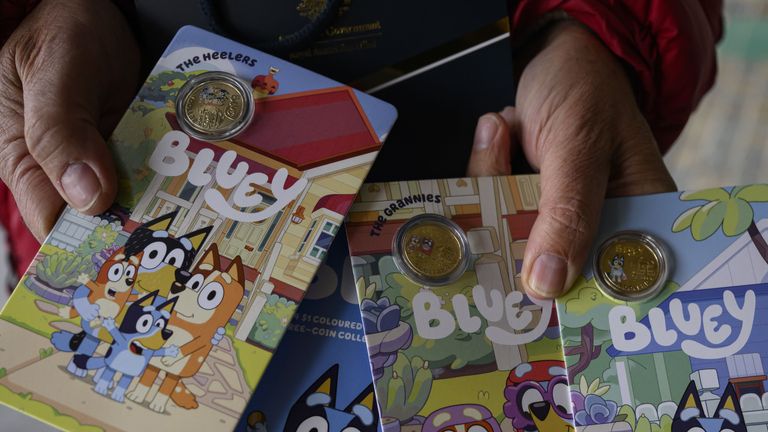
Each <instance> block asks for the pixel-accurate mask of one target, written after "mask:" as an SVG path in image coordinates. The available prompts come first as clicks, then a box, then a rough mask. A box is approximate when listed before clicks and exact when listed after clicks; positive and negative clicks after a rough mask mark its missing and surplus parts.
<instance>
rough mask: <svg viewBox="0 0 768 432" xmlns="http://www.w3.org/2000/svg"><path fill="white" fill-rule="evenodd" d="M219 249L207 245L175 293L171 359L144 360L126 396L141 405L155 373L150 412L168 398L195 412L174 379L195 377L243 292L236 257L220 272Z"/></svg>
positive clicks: (162, 408)
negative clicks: (183, 286)
mask: <svg viewBox="0 0 768 432" xmlns="http://www.w3.org/2000/svg"><path fill="white" fill-rule="evenodd" d="M220 268H221V264H220V262H219V251H218V249H217V247H216V245H215V244H212V245H211V246H210V247H209V248H208V250H207V251H206V252H205V255H203V257H202V259H201V260H200V262H199V263H198V264H197V267H195V269H194V270H193V271H192V275H191V277H190V278H189V281H188V282H187V284H186V289H185V290H184V291H182V292H181V293H179V294H178V297H177V298H176V307H175V308H174V310H173V313H172V315H171V319H170V321H169V322H168V330H171V331H173V335H172V336H171V338H170V339H169V340H168V341H167V343H168V344H172V345H176V346H178V347H179V354H178V355H177V356H176V357H163V358H155V359H152V360H151V361H150V364H149V366H147V370H146V371H145V372H144V375H142V377H141V380H140V381H139V383H138V385H137V386H136V388H135V389H134V390H133V391H131V392H130V393H128V394H127V397H128V398H129V399H131V400H132V401H134V402H136V403H142V402H143V401H144V399H145V398H146V396H147V393H148V392H149V389H150V387H152V384H153V383H154V382H155V379H156V378H157V376H158V374H159V373H160V371H161V370H162V371H165V373H166V375H165V379H164V380H163V382H162V384H161V385H160V389H159V390H158V392H157V394H156V395H155V397H154V399H152V402H151V403H150V405H149V407H150V409H152V410H154V411H157V412H164V411H165V407H166V405H167V403H168V399H169V398H170V399H172V400H173V401H174V402H175V403H176V404H177V405H179V406H180V407H183V408H187V409H190V408H197V406H198V405H197V401H196V400H195V397H194V395H192V394H191V393H190V392H189V391H188V390H187V389H186V388H185V386H184V384H183V383H182V382H181V381H180V380H181V379H182V378H187V377H191V376H193V375H195V374H196V373H197V371H198V370H200V367H201V366H202V364H203V362H204V361H205V359H206V358H207V357H208V353H209V352H210V351H211V349H212V348H213V345H214V344H215V343H216V342H214V339H220V338H221V337H222V332H221V330H223V329H224V326H226V325H227V322H229V319H230V318H231V317H232V314H233V313H234V312H235V310H236V309H237V306H238V305H239V304H240V301H242V299H243V294H244V288H243V283H244V273H243V264H242V261H241V260H240V257H235V259H234V260H232V263H230V265H229V267H228V268H227V269H226V270H224V271H221V270H220Z"/></svg>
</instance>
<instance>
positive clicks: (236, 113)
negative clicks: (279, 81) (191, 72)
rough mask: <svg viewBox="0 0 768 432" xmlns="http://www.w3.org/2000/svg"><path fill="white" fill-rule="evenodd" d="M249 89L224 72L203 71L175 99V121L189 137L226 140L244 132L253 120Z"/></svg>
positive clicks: (190, 80)
mask: <svg viewBox="0 0 768 432" xmlns="http://www.w3.org/2000/svg"><path fill="white" fill-rule="evenodd" d="M253 112H254V102H253V94H252V93H251V90H250V88H248V86H246V85H245V84H244V83H243V82H242V81H240V79H238V78H237V77H235V76H234V75H232V74H229V73H225V72H204V73H202V74H200V75H195V76H194V77H192V78H190V79H189V80H188V81H187V82H186V83H185V84H184V85H183V86H182V88H181V89H180V90H179V94H178V96H177V98H176V118H177V120H178V122H179V126H180V127H181V129H182V130H183V131H184V132H185V133H187V134H188V135H190V136H192V137H194V138H197V139H200V140H203V141H223V140H226V139H229V138H231V137H233V136H235V135H237V134H239V133H240V132H242V131H243V130H244V129H245V128H246V127H247V126H248V125H249V124H250V122H251V120H252V119H253Z"/></svg>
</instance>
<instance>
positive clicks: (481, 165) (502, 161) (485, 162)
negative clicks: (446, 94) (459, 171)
mask: <svg viewBox="0 0 768 432" xmlns="http://www.w3.org/2000/svg"><path fill="white" fill-rule="evenodd" d="M515 124H516V123H515V118H514V109H513V108H507V109H505V110H504V111H503V112H502V113H501V114H497V113H490V114H485V115H483V116H482V117H480V118H479V119H478V121H477V127H476V128H475V139H474V143H473V144H472V153H471V154H470V157H469V164H468V165H467V175H468V176H470V177H485V176H496V175H509V174H511V172H512V165H511V159H512V154H513V152H514V149H513V144H514V143H515V142H516V140H515V138H514V136H515V134H514V133H513V132H514V131H513V130H512V128H514V125H515Z"/></svg>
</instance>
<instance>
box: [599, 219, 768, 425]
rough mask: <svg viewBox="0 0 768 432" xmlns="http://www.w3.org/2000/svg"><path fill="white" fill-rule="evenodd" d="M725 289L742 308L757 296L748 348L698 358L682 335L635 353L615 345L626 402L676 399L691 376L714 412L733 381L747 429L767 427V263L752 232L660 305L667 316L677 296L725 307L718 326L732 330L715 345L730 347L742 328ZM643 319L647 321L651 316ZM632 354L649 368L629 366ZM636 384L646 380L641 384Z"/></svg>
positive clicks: (767, 223)
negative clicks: (683, 345) (684, 348)
mask: <svg viewBox="0 0 768 432" xmlns="http://www.w3.org/2000/svg"><path fill="white" fill-rule="evenodd" d="M757 226H758V229H759V231H760V233H762V235H764V236H765V235H767V234H768V219H763V220H762V221H760V222H758V223H757ZM726 292H730V293H732V294H733V296H734V298H735V300H736V304H737V305H738V306H739V307H743V305H744V302H745V297H746V296H747V295H748V294H747V293H748V292H752V293H754V295H755V300H756V302H755V304H756V310H755V313H754V322H753V324H752V326H751V329H748V330H751V331H749V338H748V340H747V342H746V344H745V345H744V347H743V348H742V349H741V350H740V351H739V352H738V353H736V354H735V355H728V356H726V357H725V358H717V359H700V358H696V357H692V356H689V355H687V354H686V353H684V352H683V351H682V349H681V346H680V340H678V341H677V342H676V343H674V344H672V345H669V346H661V345H659V344H658V343H656V342H655V341H653V342H651V343H650V344H649V345H648V346H647V347H645V348H644V349H643V350H641V351H637V352H633V353H626V352H622V351H619V350H617V349H615V348H614V347H613V346H611V347H609V348H608V350H607V351H608V354H609V355H611V356H612V357H614V359H615V370H616V373H617V375H618V377H617V378H618V383H619V386H620V391H621V398H622V403H625V404H634V403H635V402H636V401H637V400H642V401H646V402H652V403H653V404H655V405H658V404H659V403H664V402H666V401H673V402H676V401H678V400H679V398H680V396H681V395H680V394H673V393H674V392H673V390H677V389H679V390H680V391H682V389H684V388H685V387H686V385H687V384H688V382H689V381H690V380H693V381H694V382H695V383H696V385H697V388H698V390H699V392H700V393H701V399H702V402H703V404H704V406H705V410H707V409H709V410H711V411H710V412H712V411H714V409H715V408H716V406H717V403H718V401H719V395H721V394H722V391H723V390H724V389H725V386H726V385H727V384H728V383H729V382H730V383H732V384H733V385H734V388H735V390H736V393H737V395H738V396H739V398H740V400H741V401H742V408H743V410H744V411H745V420H746V421H747V424H748V426H749V430H750V431H758V430H759V431H765V430H768V426H766V425H768V393H766V392H765V384H766V380H768V376H766V374H765V371H766V370H768V354H766V353H768V331H766V330H768V265H767V264H766V263H765V260H763V258H762V257H761V256H760V255H759V252H758V251H757V249H756V248H755V246H754V245H753V244H752V240H751V239H750V236H749V234H745V235H743V236H741V237H739V238H737V239H736V240H735V241H734V242H733V243H731V245H730V246H728V247H727V248H726V249H725V250H723V252H721V253H720V254H719V255H718V256H717V257H715V259H713V260H712V261H711V262H709V264H707V265H706V266H705V267H704V268H703V269H701V270H700V271H699V272H698V273H696V274H695V275H694V276H693V277H691V278H690V279H689V280H688V281H686V282H685V283H683V284H682V285H681V286H680V288H679V289H678V291H676V292H675V293H674V294H672V295H671V296H670V297H669V298H667V299H665V300H664V301H663V302H662V303H660V304H659V305H658V307H659V308H660V309H661V310H662V311H663V312H664V314H665V315H666V316H669V311H670V302H671V301H673V300H675V299H677V300H680V301H681V302H682V304H683V305H688V304H696V305H697V306H698V308H699V310H702V311H703V310H705V309H706V308H707V307H708V306H711V305H716V306H717V307H718V308H719V309H717V310H721V311H722V313H721V314H719V315H718V316H717V317H716V318H717V322H718V323H719V326H729V328H730V330H731V333H730V335H729V336H728V337H727V338H726V339H724V340H723V341H722V343H721V344H719V345H717V346H726V345H728V344H730V343H733V342H734V340H735V339H736V338H737V337H738V335H739V332H740V330H741V327H742V326H741V323H740V322H739V321H737V320H736V319H735V318H733V317H732V316H730V315H729V313H728V311H727V309H725V308H723V306H722V305H723V298H724V294H725V293H726ZM640 322H641V323H643V324H645V325H646V326H648V325H649V324H648V318H647V317H644V318H643V319H642V320H640ZM701 333H703V332H701ZM688 338H689V339H691V340H693V341H695V342H698V343H700V344H702V345H704V346H712V342H710V341H707V340H705V339H704V336H702V335H701V334H699V335H696V336H690V337H688ZM630 354H631V355H632V360H631V361H633V362H635V364H636V363H637V362H638V361H640V362H643V365H644V366H646V367H642V368H641V367H630V363H629V362H630V360H629V357H627V356H628V355H630ZM632 383H644V384H647V385H643V386H642V388H637V387H636V386H633V384H632ZM755 401H757V403H754V402H755ZM763 402H766V403H763ZM747 411H749V412H747Z"/></svg>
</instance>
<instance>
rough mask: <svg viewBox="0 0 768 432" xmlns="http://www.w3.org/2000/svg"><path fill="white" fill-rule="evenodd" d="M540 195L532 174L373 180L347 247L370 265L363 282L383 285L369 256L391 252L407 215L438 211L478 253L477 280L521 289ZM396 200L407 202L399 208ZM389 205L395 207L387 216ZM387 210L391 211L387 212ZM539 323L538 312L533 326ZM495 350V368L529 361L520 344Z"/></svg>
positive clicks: (508, 289)
mask: <svg viewBox="0 0 768 432" xmlns="http://www.w3.org/2000/svg"><path fill="white" fill-rule="evenodd" d="M539 193H540V192H539V184H538V177H535V176H518V177H507V178H502V177H498V178H490V177H488V178H477V179H450V180H437V181H434V180H426V181H405V182H399V183H386V184H371V185H368V186H364V187H363V189H361V191H360V195H359V198H358V201H357V202H356V203H355V212H353V213H351V214H350V218H349V221H348V222H347V225H346V226H347V230H348V232H349V238H350V242H351V245H350V246H351V249H352V250H354V251H355V255H356V256H357V257H358V258H360V259H361V260H362V261H361V260H358V262H366V264H364V266H367V267H368V268H366V269H364V270H363V273H364V274H366V275H371V278H370V279H371V280H368V281H367V283H368V284H370V283H375V284H376V285H377V286H378V287H383V286H384V284H383V282H384V281H382V280H380V277H379V276H374V274H376V273H378V272H374V271H372V266H374V265H376V262H375V259H373V256H375V255H377V254H382V253H389V252H390V250H391V243H390V242H391V239H392V238H393V236H394V234H395V233H396V232H397V230H398V229H400V227H401V226H402V225H403V224H405V223H406V222H407V221H408V220H409V219H410V218H412V217H414V216H416V215H419V214H423V213H426V212H429V213H437V214H441V215H443V216H446V217H448V218H450V219H451V220H452V221H453V222H455V223H456V224H457V225H459V227H461V228H462V230H464V232H466V233H467V237H468V240H469V244H470V248H471V252H472V254H473V255H475V256H477V260H476V261H475V274H476V277H477V283H478V284H480V285H482V286H483V287H485V288H486V289H492V290H500V291H501V292H502V294H503V295H506V294H507V293H509V292H511V291H513V290H519V291H522V289H523V288H522V285H521V284H520V279H519V278H520V270H521V268H522V259H523V251H524V250H525V239H527V238H528V234H529V233H530V230H531V227H532V226H533V222H534V221H535V218H536V208H537V202H538V195H539ZM436 197H438V198H439V199H436ZM400 201H402V202H403V203H404V204H405V203H408V204H407V205H404V206H402V207H400V206H399V204H398V203H399V202H400ZM393 204H394V205H395V207H396V208H397V210H396V211H392V213H391V214H387V213H389V212H390V211H391V206H392V205H393ZM386 209H390V210H387V213H385V210H386ZM379 215H386V217H387V221H386V223H384V224H383V225H382V226H381V228H380V229H381V234H380V235H378V236H370V235H369V231H370V230H371V229H372V226H373V224H374V222H376V221H377V218H378V217H379ZM369 257H370V259H367V258H369ZM508 263H512V265H509V264H508ZM524 308H527V309H529V310H531V311H532V312H533V313H534V314H539V313H540V311H541V310H540V308H539V307H538V306H535V305H532V304H529V305H527V306H524ZM553 316H555V314H554V312H553ZM537 322H538V315H537V316H536V317H535V318H534V319H533V322H532V326H533V325H535V324H536V323H537ZM501 324H502V323H495V324H494V325H497V326H502V325H501ZM503 324H504V325H506V323H503ZM551 324H553V323H550V325H551ZM507 330H510V331H511V329H507ZM493 349H494V352H495V354H496V360H497V367H498V369H499V370H511V369H513V368H514V367H515V366H517V365H518V364H520V363H521V362H524V361H527V353H526V352H525V348H524V347H520V346H509V345H501V344H494V346H493Z"/></svg>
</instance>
